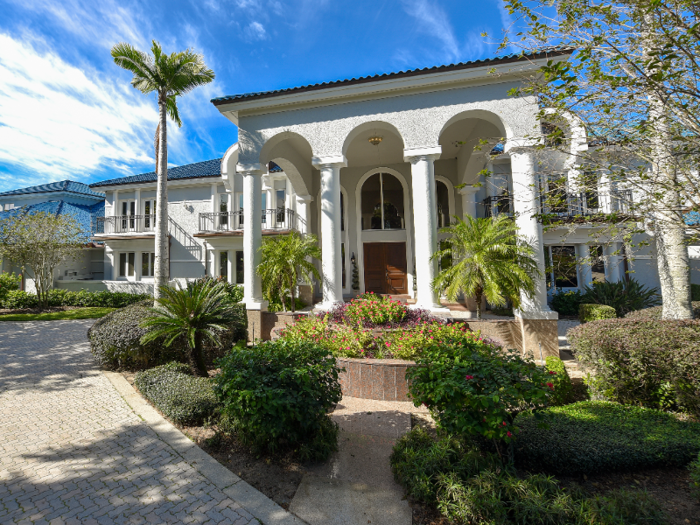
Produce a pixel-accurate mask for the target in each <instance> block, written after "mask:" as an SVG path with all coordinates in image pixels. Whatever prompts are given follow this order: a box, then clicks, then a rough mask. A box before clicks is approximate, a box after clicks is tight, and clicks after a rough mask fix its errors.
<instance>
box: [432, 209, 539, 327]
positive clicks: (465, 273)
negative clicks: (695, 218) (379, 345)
mask: <svg viewBox="0 0 700 525" xmlns="http://www.w3.org/2000/svg"><path fill="white" fill-rule="evenodd" d="M441 232H443V233H447V234H449V237H448V238H447V239H445V243H446V244H447V248H445V249H443V250H438V251H437V252H436V253H435V254H434V255H433V259H437V260H441V259H442V258H443V257H447V256H448V255H451V256H452V261H453V262H452V266H450V267H449V268H445V269H443V270H442V271H441V272H440V273H439V274H438V275H437V277H436V278H435V279H434V280H433V289H434V290H437V291H440V292H443V291H444V293H445V295H447V298H448V299H449V300H451V301H456V300H457V296H458V295H459V294H461V293H463V294H464V295H465V296H467V297H475V298H476V315H477V318H478V319H480V318H481V298H482V297H486V300H487V301H488V302H489V303H490V304H491V305H493V306H505V305H506V304H507V302H508V301H510V302H511V303H512V304H513V307H514V308H518V307H519V306H520V296H521V294H524V295H525V296H527V297H533V296H534V293H535V280H534V279H533V278H534V277H537V276H539V275H540V271H539V268H538V266H537V261H536V260H535V251H534V248H533V247H532V246H531V245H530V244H528V243H527V242H526V241H525V240H524V239H522V238H519V237H518V233H517V232H518V229H517V226H516V225H515V221H513V220H512V219H511V218H509V217H506V216H502V215H501V216H498V217H494V218H474V217H469V216H467V217H466V220H462V219H457V220H456V221H455V222H454V223H453V224H452V225H451V226H448V227H447V228H443V229H442V230H441Z"/></svg>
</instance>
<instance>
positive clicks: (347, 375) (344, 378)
mask: <svg viewBox="0 0 700 525" xmlns="http://www.w3.org/2000/svg"><path fill="white" fill-rule="evenodd" d="M338 366H339V367H340V368H344V369H345V371H344V372H341V373H340V386H341V388H342V389H343V395H345V396H350V397H360V398H363V399H375V400H377V401H410V398H409V397H408V381H407V380H406V370H408V368H410V367H413V366H416V365H415V363H414V362H413V361H402V360H400V359H351V358H345V357H341V358H338Z"/></svg>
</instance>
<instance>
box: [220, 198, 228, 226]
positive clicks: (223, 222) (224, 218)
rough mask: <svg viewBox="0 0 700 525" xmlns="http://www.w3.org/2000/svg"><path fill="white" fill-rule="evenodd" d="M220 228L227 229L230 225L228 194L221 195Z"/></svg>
mask: <svg viewBox="0 0 700 525" xmlns="http://www.w3.org/2000/svg"><path fill="white" fill-rule="evenodd" d="M219 212H220V213H221V215H219V226H222V227H225V226H227V225H228V213H227V212H228V193H220V194H219Z"/></svg>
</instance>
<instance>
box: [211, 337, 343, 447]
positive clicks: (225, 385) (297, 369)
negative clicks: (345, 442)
mask: <svg viewBox="0 0 700 525" xmlns="http://www.w3.org/2000/svg"><path fill="white" fill-rule="evenodd" d="M219 366H220V367H221V374H219V375H218V376H217V378H216V383H217V384H216V392H217V395H218V397H219V400H220V401H221V403H222V405H223V408H222V412H223V414H224V415H225V416H227V417H228V418H229V419H230V420H231V421H232V423H233V426H234V428H235V431H236V433H237V436H238V438H239V439H240V440H241V442H242V443H244V444H246V445H248V446H250V447H251V448H252V449H254V450H258V451H270V452H275V451H277V450H280V449H283V448H290V449H292V450H293V451H294V452H295V453H296V454H297V455H298V456H299V457H300V458H301V459H302V460H324V459H326V458H327V457H328V456H329V455H330V454H331V452H333V451H334V450H336V449H337V438H338V427H337V425H336V424H335V423H333V421H332V420H331V419H330V417H329V416H328V413H329V412H330V410H331V409H332V408H333V406H335V404H337V403H338V402H339V401H340V399H341V397H342V395H341V390H340V383H339V382H338V373H339V370H338V367H337V366H336V362H335V359H334V358H333V357H331V356H329V355H328V352H327V351H326V350H325V349H324V348H322V347H321V346H318V345H315V344H313V343H311V342H308V341H295V340H285V339H279V340H277V341H268V342H265V343H262V344H261V345H258V346H255V347H252V348H246V347H242V346H241V347H235V348H234V349H233V350H232V351H231V352H230V353H229V354H228V355H227V356H226V357H224V358H223V359H221V360H220V361H219Z"/></svg>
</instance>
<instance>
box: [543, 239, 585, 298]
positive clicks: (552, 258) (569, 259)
mask: <svg viewBox="0 0 700 525" xmlns="http://www.w3.org/2000/svg"><path fill="white" fill-rule="evenodd" d="M545 265H546V267H547V286H548V287H550V288H551V287H552V286H554V287H556V288H576V287H578V275H577V273H576V248H575V247H574V246H548V247H546V248H545Z"/></svg>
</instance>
